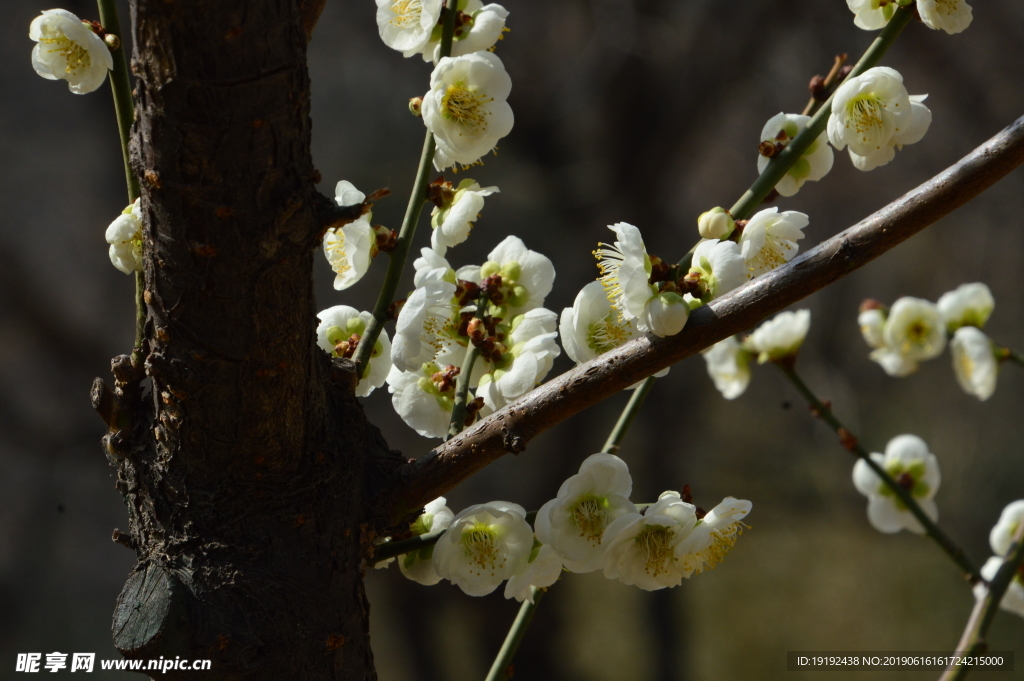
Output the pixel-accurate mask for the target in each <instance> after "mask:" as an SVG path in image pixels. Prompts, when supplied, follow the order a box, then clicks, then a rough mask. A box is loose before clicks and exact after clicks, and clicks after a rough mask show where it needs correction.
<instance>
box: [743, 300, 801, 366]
mask: <svg viewBox="0 0 1024 681" xmlns="http://www.w3.org/2000/svg"><path fill="white" fill-rule="evenodd" d="M810 328H811V311H810V310H797V311H796V312H792V311H790V312H780V313H779V314H777V315H775V316H774V317H773V318H772V319H770V320H768V321H767V322H765V323H764V324H762V325H761V326H759V327H757V329H756V330H755V331H754V333H752V334H750V336H748V337H747V340H746V343H745V345H746V348H747V350H749V351H750V352H751V353H753V354H755V355H757V361H758V363H759V364H764V363H765V362H769V361H770V362H786V361H791V360H792V359H794V358H795V357H796V354H797V352H799V350H800V346H801V345H803V343H804V339H805V338H806V337H807V332H808V331H809V330H810Z"/></svg>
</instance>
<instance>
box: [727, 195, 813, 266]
mask: <svg viewBox="0 0 1024 681" xmlns="http://www.w3.org/2000/svg"><path fill="white" fill-rule="evenodd" d="M809 222H810V220H809V219H808V217H807V215H806V214H805V213H800V212H797V211H795V210H787V211H784V212H782V213H780V212H779V209H778V208H777V207H773V208H766V209H764V210H762V211H759V212H758V213H756V214H755V215H754V217H752V218H750V220H749V221H748V222H747V226H746V227H744V228H743V233H742V234H741V235H740V238H739V245H740V252H741V253H742V255H743V260H744V261H745V262H746V265H747V277H748V278H753V277H757V276H760V275H762V274H764V273H765V272H770V271H771V270H773V269H775V268H776V267H778V266H779V265H782V264H784V263H787V262H789V261H790V260H791V259H792V258H793V256H794V255H796V253H797V251H798V250H800V246H799V245H797V241H799V240H800V239H803V238H804V233H803V228H804V227H806V226H807V225H808V223H809Z"/></svg>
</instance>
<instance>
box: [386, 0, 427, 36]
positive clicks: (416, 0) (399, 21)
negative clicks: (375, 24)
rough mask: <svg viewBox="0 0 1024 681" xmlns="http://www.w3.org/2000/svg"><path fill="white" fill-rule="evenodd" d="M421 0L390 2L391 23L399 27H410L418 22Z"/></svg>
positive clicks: (421, 10) (396, 0)
mask: <svg viewBox="0 0 1024 681" xmlns="http://www.w3.org/2000/svg"><path fill="white" fill-rule="evenodd" d="M422 13H423V2H422V0H395V1H394V2H393V3H391V14H392V15H393V16H392V17H391V25H392V26H397V27H398V28H400V29H407V28H412V27H413V26H416V25H417V24H419V23H420V15H421V14H422Z"/></svg>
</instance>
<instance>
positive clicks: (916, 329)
mask: <svg viewBox="0 0 1024 681" xmlns="http://www.w3.org/2000/svg"><path fill="white" fill-rule="evenodd" d="M883 336H884V339H885V347H886V348H887V349H888V350H890V351H892V352H895V353H896V354H897V355H899V357H900V358H901V359H902V360H903V361H904V362H909V363H913V364H914V367H915V369H916V364H917V362H923V361H925V360H929V359H933V358H935V357H938V356H939V355H941V354H942V351H943V350H944V349H945V347H946V324H945V322H944V321H943V318H942V313H941V312H939V308H938V306H936V305H935V304H934V303H931V302H929V301H927V300H924V299H922V298H913V297H910V296H904V297H903V298H900V299H899V300H897V301H896V302H895V303H893V306H892V308H890V309H889V315H888V317H886V320H885V329H884V332H883ZM872 359H874V357H872ZM876 361H878V360H876Z"/></svg>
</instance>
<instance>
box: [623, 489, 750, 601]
mask: <svg viewBox="0 0 1024 681" xmlns="http://www.w3.org/2000/svg"><path fill="white" fill-rule="evenodd" d="M750 508H751V504H750V502H749V501H744V500H740V499H734V498H732V497H727V498H725V499H723V500H722V503H721V504H719V505H718V506H716V507H715V508H714V509H713V510H712V511H711V512H710V513H708V514H707V515H705V516H704V517H703V518H700V517H698V514H697V507H696V506H694V505H693V504H690V503H687V502H685V501H683V500H682V499H681V498H680V496H679V494H678V493H676V492H663V493H662V494H661V496H660V497H659V499H658V501H657V502H656V503H655V504H654V505H652V506H650V507H649V508H647V510H646V511H645V512H644V513H643V514H642V515H641V514H640V513H626V514H624V515H621V516H619V517H618V518H617V519H615V520H614V521H613V522H612V523H611V524H610V525H609V526H608V529H607V530H605V533H604V537H603V543H604V544H605V545H606V546H607V549H606V550H605V562H604V576H605V577H607V578H608V579H618V580H619V581H620V582H622V583H623V584H635V585H636V586H638V587H640V588H641V589H644V590H646V591H654V590H656V589H664V588H665V587H673V586H678V585H679V584H680V583H682V580H683V579H684V578H686V579H689V577H690V576H691V575H694V574H700V573H701V572H703V571H704V570H706V569H710V568H713V567H715V566H716V565H718V563H720V562H721V561H722V560H723V558H724V557H725V554H726V553H727V552H728V551H729V549H730V548H732V546H733V544H735V542H736V538H737V537H738V536H739V534H740V533H741V532H742V530H743V523H742V522H741V521H742V519H743V518H744V517H746V515H747V514H748V513H749V512H750Z"/></svg>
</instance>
